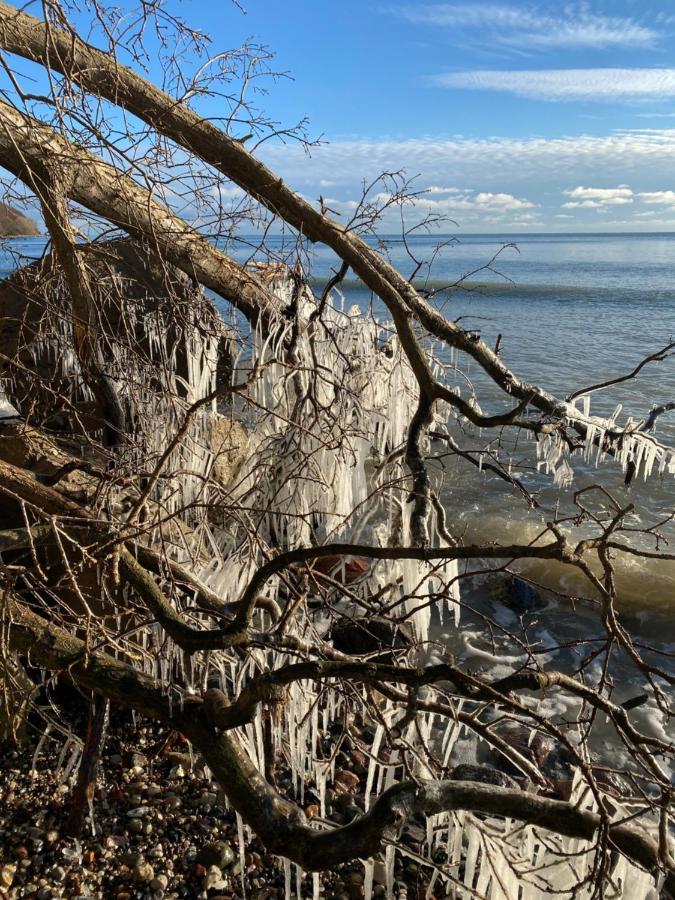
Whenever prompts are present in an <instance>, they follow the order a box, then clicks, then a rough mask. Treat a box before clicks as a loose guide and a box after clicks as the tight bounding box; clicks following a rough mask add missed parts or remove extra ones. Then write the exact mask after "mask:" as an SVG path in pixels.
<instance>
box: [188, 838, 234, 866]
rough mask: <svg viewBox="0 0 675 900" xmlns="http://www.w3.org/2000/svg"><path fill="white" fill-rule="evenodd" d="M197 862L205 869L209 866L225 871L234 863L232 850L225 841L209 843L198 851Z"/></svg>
mask: <svg viewBox="0 0 675 900" xmlns="http://www.w3.org/2000/svg"><path fill="white" fill-rule="evenodd" d="M197 862H198V863H200V864H201V865H202V866H204V867H206V868H207V869H208V867H209V866H218V868H219V869H226V868H227V867H228V866H229V865H231V864H232V863H233V862H234V850H233V849H232V847H231V846H230V844H228V843H227V841H211V842H210V843H209V844H205V845H204V846H203V847H202V849H201V850H200V851H199V853H198V854H197Z"/></svg>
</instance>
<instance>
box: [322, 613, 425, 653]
mask: <svg viewBox="0 0 675 900" xmlns="http://www.w3.org/2000/svg"><path fill="white" fill-rule="evenodd" d="M329 637H330V638H331V639H332V641H333V646H334V647H335V649H336V650H339V651H340V652H341V653H348V654H350V655H352V656H354V655H356V656H358V655H363V654H370V653H376V652H377V651H379V650H385V649H387V650H391V649H395V650H404V649H406V648H408V647H410V646H412V643H413V634H412V630H411V629H410V627H409V626H407V625H397V624H396V623H393V622H389V621H388V620H387V619H383V618H379V617H373V618H371V619H368V620H367V621H366V620H363V621H354V622H340V623H338V624H337V625H336V626H335V627H334V628H333V629H332V630H331V632H330V634H329ZM386 656H387V657H388V658H390V654H386Z"/></svg>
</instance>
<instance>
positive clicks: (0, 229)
mask: <svg viewBox="0 0 675 900" xmlns="http://www.w3.org/2000/svg"><path fill="white" fill-rule="evenodd" d="M38 234H40V229H39V228H38V226H37V223H36V222H34V221H33V219H29V218H28V216H24V214H23V213H21V212H19V211H18V210H17V209H12V207H11V206H7V205H6V204H5V203H0V237H15V236H17V235H31V236H32V235H38Z"/></svg>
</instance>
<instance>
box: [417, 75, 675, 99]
mask: <svg viewBox="0 0 675 900" xmlns="http://www.w3.org/2000/svg"><path fill="white" fill-rule="evenodd" d="M432 82H433V83H434V84H437V85H439V86H440V87H445V88H463V89H465V90H473V91H499V92H501V93H506V94H515V95H516V96H518V97H526V98H528V99H530V100H605V101H607V100H614V101H617V100H618V101H625V100H640V99H659V98H660V99H665V98H667V97H675V69H613V68H606V69H539V70H534V69H533V70H531V71H530V70H522V71H521V70H512V71H506V70H497V69H492V70H491V69H475V70H470V71H465V72H447V73H445V74H441V75H435V76H433V77H432Z"/></svg>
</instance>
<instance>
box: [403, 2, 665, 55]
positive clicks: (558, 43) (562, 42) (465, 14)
mask: <svg viewBox="0 0 675 900" xmlns="http://www.w3.org/2000/svg"><path fill="white" fill-rule="evenodd" d="M397 11H398V13H399V14H400V15H402V16H403V17H404V18H406V19H407V20H408V21H410V22H414V23H417V24H422V25H433V26H436V27H442V28H448V30H449V36H451V37H452V36H455V35H456V36H461V33H462V32H464V31H480V33H481V37H483V38H485V42H486V43H498V44H501V45H504V46H507V47H519V48H520V47H522V48H524V49H527V50H531V49H532V48H542V49H545V48H550V47H588V48H603V47H618V46H630V47H648V46H651V45H653V44H654V43H655V42H656V40H657V38H658V33H657V32H656V31H655V30H654V29H653V28H649V27H646V26H644V25H641V24H639V23H638V22H636V21H635V20H633V19H629V18H624V17H619V16H603V15H597V14H594V13H591V12H589V11H588V9H586V8H585V6H579V5H572V4H570V5H567V6H564V7H562V8H561V10H560V11H559V12H557V13H556V14H554V15H551V14H545V13H541V12H540V11H539V10H538V9H537V8H536V7H530V8H529V9H528V8H527V7H522V6H518V7H516V6H512V5H510V4H503V3H485V4H478V3H452V4H451V3H439V4H424V3H419V4H415V5H414V6H404V7H400V8H399V9H398V10H397Z"/></svg>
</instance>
